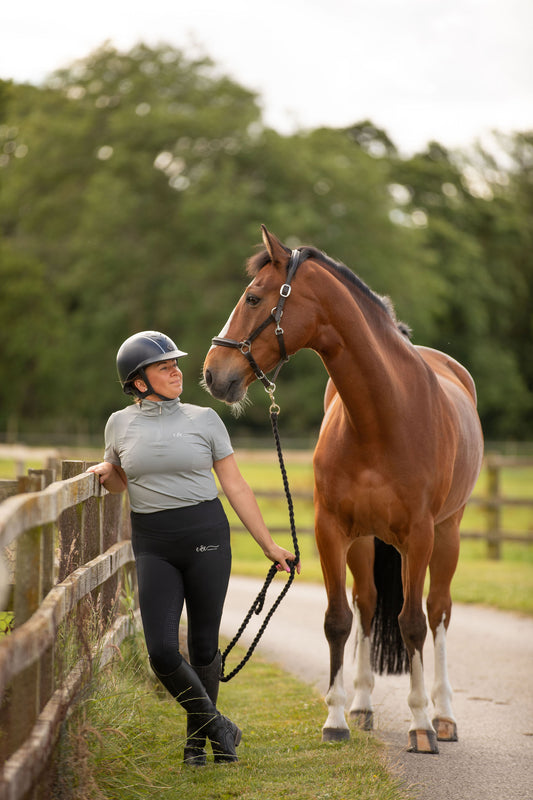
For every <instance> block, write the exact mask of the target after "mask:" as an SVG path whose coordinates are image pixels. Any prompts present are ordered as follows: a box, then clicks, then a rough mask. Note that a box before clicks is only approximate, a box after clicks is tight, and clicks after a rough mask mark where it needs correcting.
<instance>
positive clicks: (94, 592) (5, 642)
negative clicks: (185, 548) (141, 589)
mask: <svg viewBox="0 0 533 800" xmlns="http://www.w3.org/2000/svg"><path fill="white" fill-rule="evenodd" d="M87 466H88V463H86V462H81V461H77V462H63V469H62V478H63V480H61V481H58V482H53V477H54V476H53V474H52V472H51V471H50V470H30V474H29V476H28V477H27V479H23V480H22V482H21V483H20V484H19V489H22V490H25V491H24V493H23V494H20V493H19V494H17V495H15V496H13V497H10V498H8V499H7V500H5V501H4V502H3V503H2V504H1V505H0V554H1V553H2V552H4V550H5V548H7V547H9V546H10V545H13V544H14V543H15V544H16V546H15V553H16V563H15V566H14V576H13V577H14V582H15V591H14V598H13V614H14V626H15V627H14V630H13V632H12V633H10V634H9V635H7V636H5V637H3V638H2V639H0V698H1V705H0V726H1V727H0V730H1V734H0V766H1V767H2V771H1V775H0V800H22V798H24V800H26V799H27V798H28V800H29V798H31V799H32V800H38V799H39V800H41V799H42V800H44V799H45V798H48V797H49V796H50V795H49V794H48V788H47V778H48V773H47V770H48V768H49V764H50V759H51V756H52V753H53V750H54V746H55V742H56V740H57V737H58V735H59V731H60V727H61V723H62V721H63V719H64V717H65V714H66V712H67V711H68V708H69V707H70V706H71V704H72V702H73V699H74V698H75V695H76V693H77V691H78V690H79V688H80V687H81V686H82V685H83V682H84V681H85V680H86V679H87V676H88V670H89V669H90V664H91V655H95V654H97V658H98V663H99V664H100V665H102V664H104V663H106V661H107V660H108V659H109V658H110V656H111V654H112V652H113V651H114V645H117V644H119V643H120V642H121V641H122V640H123V638H124V637H125V636H126V635H128V634H130V633H131V632H132V631H133V628H134V621H133V619H132V616H131V615H129V614H121V613H120V609H119V599H120V593H121V586H122V584H121V573H122V571H123V569H124V568H128V567H129V568H131V565H132V562H133V553H132V550H131V542H130V541H129V516H128V514H127V504H126V499H125V496H121V495H109V494H108V493H107V492H106V491H105V490H104V489H102V487H101V486H100V483H99V481H98V478H97V477H96V476H95V475H92V474H90V473H85V470H86V468H87ZM47 484H49V485H47ZM43 776H44V777H43Z"/></svg>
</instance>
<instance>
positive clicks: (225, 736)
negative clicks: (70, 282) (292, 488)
mask: <svg viewBox="0 0 533 800" xmlns="http://www.w3.org/2000/svg"><path fill="white" fill-rule="evenodd" d="M185 355H187V354H186V353H184V352H182V351H181V350H179V349H178V348H177V347H176V345H175V344H174V342H173V341H172V340H171V339H169V338H168V336H165V335H164V334H163V333H159V332H157V331H143V332H141V333H137V334H135V335H133V336H130V337H129V339H126V341H125V342H124V343H123V344H122V345H121V347H120V349H119V351H118V354H117V370H118V374H119V378H120V382H121V384H122V388H123V391H124V392H125V393H126V394H130V395H134V396H135V398H136V402H135V404H134V405H131V406H129V407H127V408H124V409H122V410H121V411H117V412H115V413H114V414H112V415H111V417H110V418H109V420H108V422H107V425H106V429H105V455H104V461H102V462H101V463H100V464H97V465H96V466H93V467H90V469H89V471H90V472H94V473H96V474H97V475H98V476H99V478H100V483H101V484H103V485H104V487H105V488H106V489H107V490H108V491H110V492H122V491H124V490H126V489H127V491H128V493H129V498H130V506H131V527H132V545H133V551H134V554H135V563H136V568H137V579H138V587H139V604H140V609H141V616H142V621H143V629H144V635H145V639H146V645H147V648H148V654H149V657H150V663H151V666H152V669H153V670H154V672H155V674H156V675H157V677H158V678H159V680H160V681H161V683H162V684H163V685H164V686H165V687H166V689H167V690H168V691H169V692H170V694H171V695H172V696H173V697H175V698H176V699H177V700H178V702H179V703H180V704H181V705H182V706H183V707H184V708H185V710H186V712H187V742H186V745H185V753H184V762H185V763H187V764H191V765H195V766H201V765H203V764H205V763H206V753H205V749H204V747H205V740H206V735H207V737H208V738H209V740H210V741H211V745H212V748H213V753H214V756H215V762H219V763H223V762H230V761H237V754H236V750H235V748H236V746H237V745H238V744H239V742H240V739H241V731H240V730H239V728H238V727H237V725H235V724H234V723H233V722H231V721H230V720H229V719H227V717H224V716H222V715H221V714H220V713H219V712H218V711H217V709H216V701H217V696H218V684H219V675H220V661H221V657H220V651H219V649H218V635H219V628H220V620H221V617H222V609H223V605H224V599H225V596H226V590H227V587H228V581H229V575H230V568H231V549H230V535H229V525H228V520H227V517H226V515H225V513H224V510H223V507H222V504H221V503H220V500H219V499H218V497H217V486H216V483H215V479H214V476H213V472H212V470H214V472H215V474H216V476H217V478H218V480H219V482H220V485H221V487H222V490H223V491H224V494H225V495H226V497H227V498H228V500H229V502H230V503H231V505H232V507H233V508H234V510H235V512H236V513H237V515H238V516H239V518H240V519H241V521H242V523H243V524H244V525H245V527H246V528H247V529H248V530H249V531H250V533H251V535H252V536H253V538H254V539H255V540H256V542H257V543H258V544H259V546H260V547H261V549H262V550H263V552H264V554H265V555H266V556H267V558H269V559H270V560H271V561H273V562H275V563H276V564H277V566H278V569H284V570H286V571H287V572H290V567H289V565H288V562H289V561H294V559H295V557H294V555H293V554H292V553H290V552H289V551H288V550H285V549H284V548H282V547H280V546H279V545H277V544H276V543H275V542H274V540H273V539H272V537H271V536H270V533H269V532H268V530H267V527H266V525H265V523H264V520H263V518H262V516H261V512H260V510H259V507H258V505H257V502H256V500H255V497H254V495H253V493H252V490H251V489H250V487H249V486H248V484H247V483H246V481H245V480H244V478H243V477H242V475H241V473H240V471H239V468H238V466H237V463H236V461H235V456H234V455H233V448H232V446H231V442H230V439H229V436H228V433H227V431H226V428H225V427H224V424H223V423H222V421H221V419H220V418H219V416H218V414H216V412H215V411H214V410H213V409H211V408H202V407H200V406H194V405H190V404H185V403H181V401H180V399H179V398H180V395H181V392H182V388H183V380H182V373H181V370H180V369H179V368H178V358H181V357H182V356H185ZM297 569H298V572H299V571H300V566H299V565H298V567H297ZM184 603H185V605H186V608H187V624H188V647H189V659H190V664H189V663H188V662H187V661H186V660H185V659H184V658H183V656H182V655H181V654H180V652H179V636H178V633H179V622H180V617H181V614H182V610H183V605H184Z"/></svg>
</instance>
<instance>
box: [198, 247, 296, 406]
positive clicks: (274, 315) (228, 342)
mask: <svg viewBox="0 0 533 800" xmlns="http://www.w3.org/2000/svg"><path fill="white" fill-rule="evenodd" d="M301 256H302V253H301V251H300V250H293V251H292V252H291V257H290V260H289V266H288V267H287V280H286V281H285V283H284V284H283V285H282V286H281V288H280V290H279V300H278V304H277V306H276V307H275V308H273V309H272V311H271V312H270V314H269V316H268V317H267V318H266V320H265V321H264V322H262V323H261V325H259V326H258V327H257V328H256V329H255V330H254V331H253V332H252V333H251V334H250V335H249V336H248V337H247V338H246V339H243V340H242V341H241V342H238V341H237V340H236V339H227V338H224V337H222V336H215V338H214V339H212V340H211V341H212V343H213V344H214V345H222V347H233V348H235V349H237V350H240V351H241V353H242V354H243V356H244V357H245V358H246V360H247V361H248V363H249V364H250V366H251V368H252V369H253V371H254V374H255V377H256V378H257V380H259V381H261V383H262V384H263V386H264V387H265V389H266V390H267V391H270V390H271V389H272V388H273V387H274V386H275V384H274V382H272V381H270V380H269V379H268V378H267V376H266V375H265V373H264V372H263V370H262V369H261V368H260V367H259V365H258V364H257V362H256V360H255V358H254V357H253V355H252V342H253V341H254V339H257V337H258V336H259V334H261V333H262V332H263V331H264V330H265V328H268V326H269V325H270V323H271V322H275V323H276V328H275V330H274V333H275V334H276V337H277V340H278V346H279V354H280V360H279V361H278V363H277V364H276V367H275V368H274V369H275V371H274V381H275V380H276V378H277V377H278V374H279V371H280V369H281V368H282V366H283V365H284V364H285V363H286V362H287V361H288V360H289V356H288V355H287V350H286V348H285V341H284V339H283V328H282V327H281V325H280V324H279V323H280V321H281V318H282V316H283V308H284V306H285V301H286V300H287V297H288V296H289V295H290V293H291V282H292V279H293V278H294V276H295V274H296V270H297V269H298V267H299V266H300V264H301Z"/></svg>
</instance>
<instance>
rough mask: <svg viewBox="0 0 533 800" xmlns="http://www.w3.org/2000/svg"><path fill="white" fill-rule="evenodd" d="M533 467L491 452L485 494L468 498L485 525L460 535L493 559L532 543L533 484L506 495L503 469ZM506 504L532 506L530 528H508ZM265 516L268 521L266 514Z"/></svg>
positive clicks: (301, 495)
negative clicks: (507, 548)
mask: <svg viewBox="0 0 533 800" xmlns="http://www.w3.org/2000/svg"><path fill="white" fill-rule="evenodd" d="M531 467H533V459H531V458H514V457H509V456H499V455H488V456H486V457H485V462H484V468H485V473H486V484H485V486H484V487H482V489H484V493H483V494H482V495H478V494H476V496H473V497H471V498H470V500H469V501H468V506H469V507H471V508H473V507H476V508H479V509H481V511H482V512H483V516H484V525H482V526H481V527H478V528H476V529H474V528H466V527H464V525H463V526H462V527H461V538H462V539H477V540H481V541H484V542H485V543H486V545H487V556H488V558H490V559H499V558H501V554H502V547H503V545H504V543H505V542H514V543H517V544H524V545H531V544H533V484H532V486H531V494H530V496H529V497H507V496H505V495H503V494H502V471H503V470H504V469H505V470H513V469H524V468H531ZM289 478H290V469H289ZM252 488H253V489H254V494H255V496H256V497H257V498H258V499H263V500H274V501H279V500H282V499H283V500H284V499H285V494H284V493H283V492H280V491H265V490H262V489H260V488H255V487H252ZM292 498H293V500H294V501H295V504H296V512H297V511H298V508H297V501H298V500H300V501H303V502H308V503H310V502H312V500H313V493H312V492H311V491H293V492H292ZM505 507H514V508H528V509H530V512H531V519H530V522H529V525H528V528H527V530H520V531H519V530H512V529H510V528H506V527H505V524H504V521H503V513H502V512H503V509H504V508H505ZM265 517H266V521H267V524H268V517H267V514H266V513H265ZM297 522H298V520H297ZM297 529H298V535H300V534H314V528H313V527H302V526H301V525H299V524H298V525H297ZM232 530H233V531H235V532H237V531H244V530H245V529H244V528H243V527H242V526H240V525H239V524H233V525H232ZM269 530H270V532H271V533H273V534H276V533H288V528H287V527H286V526H284V527H275V526H270V525H269Z"/></svg>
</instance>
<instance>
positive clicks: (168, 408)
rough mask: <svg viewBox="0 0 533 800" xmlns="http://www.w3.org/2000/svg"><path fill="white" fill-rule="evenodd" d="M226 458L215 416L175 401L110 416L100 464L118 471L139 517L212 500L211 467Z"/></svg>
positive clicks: (225, 438)
mask: <svg viewBox="0 0 533 800" xmlns="http://www.w3.org/2000/svg"><path fill="white" fill-rule="evenodd" d="M231 453H233V448H232V446H231V442H230V438H229V435H228V432H227V430H226V427H225V425H224V423H223V422H222V420H221V419H220V417H219V416H218V414H217V413H216V411H214V410H213V409H212V408H203V407H202V406H194V405H190V404H189V403H181V402H180V401H179V400H170V401H161V402H153V401H151V400H143V401H142V403H141V404H139V403H136V404H135V405H131V406H128V407H127V408H124V409H122V410H121V411H116V412H115V413H114V414H112V415H111V416H110V417H109V420H108V421H107V425H106V428H105V455H104V459H105V461H110V462H111V463H112V464H116V465H118V466H120V467H122V469H123V470H124V472H125V473H126V476H127V478H128V491H129V496H130V506H131V509H132V511H136V512H139V513H141V514H147V513H150V512H153V511H163V510H165V509H168V508H178V507H182V506H191V505H196V504H197V503H201V502H203V501H204V500H213V499H214V498H215V497H216V496H217V486H216V483H215V478H214V475H213V473H212V471H211V470H212V467H213V462H214V461H219V460H220V459H222V458H226V456H229V455H231Z"/></svg>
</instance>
